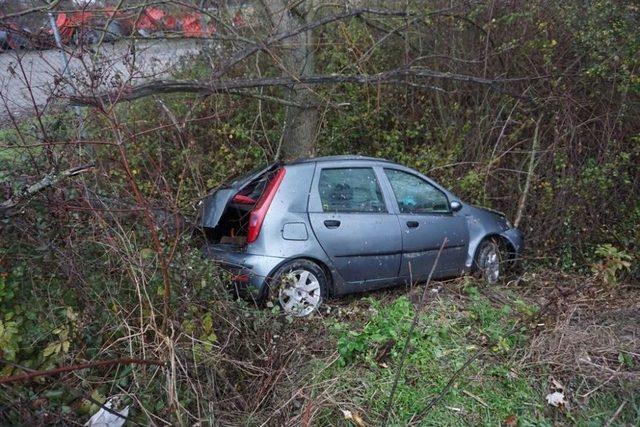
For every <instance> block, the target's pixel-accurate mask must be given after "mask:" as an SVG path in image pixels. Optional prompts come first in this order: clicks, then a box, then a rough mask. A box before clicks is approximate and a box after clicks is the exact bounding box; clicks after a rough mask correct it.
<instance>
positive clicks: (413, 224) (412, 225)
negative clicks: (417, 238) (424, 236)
mask: <svg viewBox="0 0 640 427" xmlns="http://www.w3.org/2000/svg"><path fill="white" fill-rule="evenodd" d="M419 225H420V223H419V222H418V221H407V227H409V228H416V227H417V226H419Z"/></svg>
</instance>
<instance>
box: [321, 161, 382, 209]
mask: <svg viewBox="0 0 640 427" xmlns="http://www.w3.org/2000/svg"><path fill="white" fill-rule="evenodd" d="M318 190H319V192H320V201H321V203H322V210H323V211H324V212H386V211H387V209H386V206H385V204H384V198H383V197H382V191H381V190H380V185H379V184H378V180H377V179H376V175H375V173H374V172H373V169H371V168H336V169H322V171H321V172H320V181H319V182H318Z"/></svg>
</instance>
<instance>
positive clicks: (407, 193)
mask: <svg viewBox="0 0 640 427" xmlns="http://www.w3.org/2000/svg"><path fill="white" fill-rule="evenodd" d="M384 172H385V174H386V175H387V178H389V182H390V183H391V188H392V189H393V193H394V194H395V196H396V200H397V202H398V209H400V212H402V213H448V212H449V200H448V199H447V196H446V195H445V194H444V193H443V192H442V191H440V190H438V189H437V188H436V187H434V186H433V185H431V184H429V183H428V182H427V181H425V180H423V179H421V178H419V177H417V176H415V175H412V174H410V173H407V172H403V171H400V170H397V169H385V170H384Z"/></svg>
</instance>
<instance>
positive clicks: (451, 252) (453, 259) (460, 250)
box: [384, 168, 469, 281]
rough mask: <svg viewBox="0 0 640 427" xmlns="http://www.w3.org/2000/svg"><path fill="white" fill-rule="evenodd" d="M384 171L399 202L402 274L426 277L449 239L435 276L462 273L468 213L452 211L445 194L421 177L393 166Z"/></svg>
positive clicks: (412, 277)
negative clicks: (466, 215) (445, 240)
mask: <svg viewBox="0 0 640 427" xmlns="http://www.w3.org/2000/svg"><path fill="white" fill-rule="evenodd" d="M384 173H385V175H386V177H387V178H388V180H389V184H390V185H391V188H392V190H393V193H394V195H395V198H396V201H397V204H398V220H399V223H400V229H401V231H402V264H401V268H400V276H401V277H404V278H407V279H410V280H412V281H414V280H421V279H426V278H427V276H428V275H429V272H430V271H431V268H432V267H433V264H434V262H435V259H436V256H437V254H438V250H439V248H440V246H441V245H442V242H443V241H444V239H445V238H446V239H447V243H446V245H445V247H444V249H443V251H442V254H441V255H440V260H439V261H438V265H437V266H436V270H435V273H434V275H435V276H436V277H444V276H453V275H458V274H460V273H461V272H462V269H463V268H464V264H465V259H466V255H467V246H468V245H469V231H468V229H467V221H466V219H465V218H464V216H462V215H458V214H456V213H453V212H451V210H450V208H449V200H448V198H447V196H446V195H445V193H444V192H442V191H440V190H439V189H438V188H436V187H435V186H434V185H432V184H431V183H429V182H427V181H426V180H424V179H422V178H421V177H419V176H417V175H414V174H412V173H409V172H406V171H403V170H399V169H392V168H385V169H384Z"/></svg>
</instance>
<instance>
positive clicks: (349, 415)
mask: <svg viewBox="0 0 640 427" xmlns="http://www.w3.org/2000/svg"><path fill="white" fill-rule="evenodd" d="M342 415H344V419H345V420H349V421H351V422H353V423H354V424H355V425H357V426H358V427H367V424H366V423H365V422H364V420H363V419H362V417H360V415H358V413H357V412H351V411H350V410H348V409H342Z"/></svg>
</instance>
